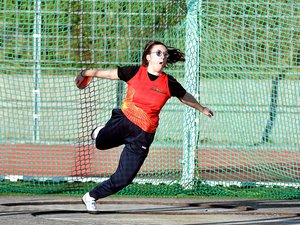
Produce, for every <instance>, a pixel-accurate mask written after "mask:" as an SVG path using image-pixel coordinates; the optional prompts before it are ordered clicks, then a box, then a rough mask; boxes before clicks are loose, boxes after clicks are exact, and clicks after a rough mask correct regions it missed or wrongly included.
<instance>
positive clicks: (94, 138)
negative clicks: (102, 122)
mask: <svg viewBox="0 0 300 225" xmlns="http://www.w3.org/2000/svg"><path fill="white" fill-rule="evenodd" d="M97 128H98V127H96V128H95V129H94V130H92V133H91V139H92V140H96V138H93V134H94V132H95V130H96V129H97Z"/></svg>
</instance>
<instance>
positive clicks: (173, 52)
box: [142, 40, 185, 66]
mask: <svg viewBox="0 0 300 225" xmlns="http://www.w3.org/2000/svg"><path fill="white" fill-rule="evenodd" d="M154 45H163V46H165V47H166V49H167V50H168V54H169V57H168V59H167V64H173V63H176V62H178V61H182V62H184V61H185V58H184V54H183V53H182V52H181V51H180V50H179V49H177V48H174V47H170V46H167V45H165V44H164V43H162V42H160V41H155V40H151V41H149V42H148V43H147V44H146V45H145V48H144V51H143V56H142V65H143V66H148V63H149V62H148V60H147V58H146V56H147V55H148V54H149V53H150V52H151V49H152V47H153V46H154Z"/></svg>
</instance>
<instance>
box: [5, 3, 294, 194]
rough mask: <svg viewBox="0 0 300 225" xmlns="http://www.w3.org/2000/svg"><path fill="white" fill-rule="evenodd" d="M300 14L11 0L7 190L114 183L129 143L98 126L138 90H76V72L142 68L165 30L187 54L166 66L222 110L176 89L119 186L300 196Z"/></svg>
mask: <svg viewBox="0 0 300 225" xmlns="http://www.w3.org/2000/svg"><path fill="white" fill-rule="evenodd" d="M299 21H300V3H299V2H298V1H296V0H288V1H271V2H270V1H259V2H249V1H240V0H234V1H199V0H188V1H174V0H151V1H148V0H141V1H136V0H120V1H107V0H105V1H104V0H74V1H57V0H47V1H44V0H36V1H33V2H32V1H26V0H20V1H8V0H4V1H2V2H1V3H0V88H1V95H0V191H2V192H23V193H27V192H33V193H39V192H40V193H58V192H62V193H82V192H83V191H86V190H88V189H90V188H91V187H93V186H94V185H95V182H99V181H101V180H103V179H106V178H107V177H108V176H109V175H110V174H111V173H112V172H113V171H114V170H115V167H116V165H117V161H118V156H119V154H120V151H121V149H120V148H118V149H113V150H111V151H97V150H96V149H95V148H94V146H93V144H94V143H93V141H92V140H91V139H90V132H91V130H92V129H93V128H95V127H96V126H99V125H103V124H104V123H105V122H106V121H107V120H108V119H109V117H110V114H111V110H112V109H113V108H115V107H119V106H120V104H121V100H122V97H123V96H124V94H125V93H126V87H125V85H124V84H123V83H122V82H117V81H109V80H100V79H99V80H96V79H94V81H93V82H92V83H91V84H90V85H89V86H88V87H87V88H86V89H84V90H78V89H77V88H76V86H75V85H74V79H75V76H76V75H77V74H78V73H79V72H80V71H81V70H82V69H85V68H102V69H105V68H116V67H117V66H124V65H139V63H140V59H141V55H142V51H143V47H144V45H145V44H146V43H147V42H148V41H149V40H152V39H157V40H160V41H163V42H165V43H166V44H167V45H169V46H174V47H177V48H179V49H181V50H182V51H183V52H184V53H185V57H186V62H184V63H182V62H180V63H176V65H173V66H170V67H168V68H167V69H166V72H167V73H170V74H171V75H173V76H174V77H175V78H176V79H178V80H179V81H180V83H182V85H183V86H184V87H185V88H186V89H187V91H188V92H190V93H192V94H193V95H195V96H196V98H197V99H198V100H199V101H200V102H201V104H203V105H204V106H207V107H209V108H211V109H212V110H213V111H214V113H215V116H214V117H213V118H207V117H206V116H204V115H203V114H198V113H197V112H195V111H194V110H193V109H191V108H189V107H185V106H184V105H183V104H181V103H180V102H179V101H178V100H177V99H176V98H174V99H171V100H170V101H169V102H168V103H167V105H166V106H165V107H164V108H163V110H162V112H161V120H160V126H159V129H158V131H157V134H156V138H155V140H154V143H153V145H152V147H151V151H150V154H149V157H148V158H147V160H146V162H145V164H144V166H143V168H142V169H141V171H140V173H139V174H138V176H137V178H136V179H135V181H134V183H133V184H132V185H129V186H128V187H127V188H126V189H125V190H123V191H122V192H121V194H133V195H151V194H152V195H167V194H170V195H180V194H181V193H185V194H188V195H193V196H199V195H206V196H207V195H208V196H211V195H216V196H222V195H226V196H238V195H239V194H238V192H239V193H243V194H248V193H251V194H250V195H252V196H253V195H254V196H255V195H258V194H257V189H260V188H262V189H263V190H262V191H261V192H263V195H260V197H266V196H267V197H272V198H299V195H300V194H299V185H300V180H299V171H300V170H299V162H300V154H299V152H300V151H299V150H300V138H299V137H300V133H299V132H300V131H299V130H300V122H299V121H300V119H299V115H300V82H299V81H300V80H299V72H300V64H299V51H300V50H299V49H300V44H299V39H300V33H299ZM70 188H71V189H70Z"/></svg>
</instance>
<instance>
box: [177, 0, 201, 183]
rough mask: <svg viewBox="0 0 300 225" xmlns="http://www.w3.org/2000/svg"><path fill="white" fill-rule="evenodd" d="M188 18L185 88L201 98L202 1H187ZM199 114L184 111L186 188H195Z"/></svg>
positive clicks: (184, 179)
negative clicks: (200, 21)
mask: <svg viewBox="0 0 300 225" xmlns="http://www.w3.org/2000/svg"><path fill="white" fill-rule="evenodd" d="M186 4H187V16H186V46H185V49H186V50H185V56H186V62H185V86H186V90H187V91H188V92H189V93H191V94H192V95H194V96H195V97H196V98H198V96H199V94H198V93H199V66H200V62H199V61H200V54H199V52H200V43H199V42H200V29H201V27H199V13H200V10H199V9H200V8H199V7H200V6H201V4H202V1H200V0H199V1H198V0H187V1H186ZM198 123H199V113H198V111H197V110H195V109H193V108H191V107H189V106H186V107H185V109H184V126H183V171H182V178H181V184H182V185H184V187H185V188H191V187H192V186H193V181H194V175H195V171H194V170H195V151H196V148H197V135H198V130H199V128H198V127H199V124H198Z"/></svg>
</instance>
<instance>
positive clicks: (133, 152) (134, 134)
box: [90, 109, 155, 200]
mask: <svg viewBox="0 0 300 225" xmlns="http://www.w3.org/2000/svg"><path fill="white" fill-rule="evenodd" d="M154 135H155V133H147V132H145V131H143V130H142V129H141V128H140V127H138V126H136V125H135V124H133V123H132V122H131V121H129V120H128V119H127V117H126V116H125V115H124V114H123V112H122V111H121V109H114V110H113V111H112V116H111V118H110V120H109V121H108V122H107V123H106V125H105V126H104V127H103V128H102V129H101V130H100V132H99V134H98V136H97V138H96V143H95V144H96V148H97V149H100V150H106V149H110V148H113V147H117V146H120V145H123V144H124V145H125V147H124V149H123V151H122V153H121V155H120V160H119V165H118V168H117V170H116V171H115V173H114V174H113V175H112V176H111V177H110V178H109V179H108V180H106V181H104V182H102V183H101V184H99V185H97V186H96V187H95V188H94V189H93V190H92V191H90V196H91V197H93V198H95V199H96V200H97V199H100V198H104V197H106V196H109V195H112V194H114V193H116V192H118V191H119V190H121V189H123V188H124V187H126V186H127V185H129V184H130V183H131V182H132V181H133V179H134V178H135V176H136V175H137V173H138V171H139V170H140V168H141V166H142V165H143V163H144V160H145V159H146V157H147V155H148V152H149V147H150V145H151V143H152V142H153V139H154Z"/></svg>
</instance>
